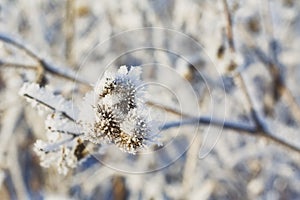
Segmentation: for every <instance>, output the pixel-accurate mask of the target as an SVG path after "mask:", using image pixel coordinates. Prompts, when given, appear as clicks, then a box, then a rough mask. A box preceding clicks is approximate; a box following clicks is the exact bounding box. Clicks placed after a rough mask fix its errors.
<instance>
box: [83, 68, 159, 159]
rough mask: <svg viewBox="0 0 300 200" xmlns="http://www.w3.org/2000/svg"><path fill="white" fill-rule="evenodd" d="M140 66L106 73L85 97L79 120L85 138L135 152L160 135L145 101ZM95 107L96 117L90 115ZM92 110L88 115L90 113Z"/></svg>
mask: <svg viewBox="0 0 300 200" xmlns="http://www.w3.org/2000/svg"><path fill="white" fill-rule="evenodd" d="M140 75H141V68H140V67H131V68H130V70H128V69H127V67H126V66H122V67H120V69H119V70H118V72H117V73H116V74H112V73H108V72H107V73H105V74H104V77H103V78H102V79H101V80H100V81H99V82H98V84H97V85H96V86H95V88H94V90H93V91H92V93H88V94H87V95H86V97H85V103H84V104H83V106H82V108H81V113H80V119H81V124H82V126H83V127H84V133H85V136H86V139H87V140H89V141H91V142H94V143H101V142H103V141H106V142H108V143H114V144H116V145H117V146H118V147H119V148H120V149H121V150H122V151H125V152H129V153H136V152H137V151H138V150H139V149H141V148H144V147H147V146H148V144H150V143H151V142H155V141H156V139H157V137H156V136H155V134H154V133H153V130H154V129H153V130H152V129H151V127H150V120H149V119H148V117H147V115H145V114H143V113H147V112H146V107H145V106H144V104H143V93H144V88H143V85H142V82H141V80H140ZM91 110H93V114H94V115H93V116H92V117H91V116H89V117H87V115H90V113H91ZM87 111H88V112H89V114H88V113H87Z"/></svg>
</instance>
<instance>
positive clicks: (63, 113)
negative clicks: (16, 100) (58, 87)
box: [24, 94, 76, 123]
mask: <svg viewBox="0 0 300 200" xmlns="http://www.w3.org/2000/svg"><path fill="white" fill-rule="evenodd" d="M24 96H25V97H27V98H29V99H32V100H34V101H36V102H38V103H39V104H42V105H43V106H45V107H47V108H49V109H51V110H53V111H54V112H60V113H61V114H62V116H64V117H65V118H67V119H69V120H70V121H72V122H75V123H76V120H75V119H74V118H73V117H71V116H70V115H68V114H67V113H66V112H64V111H60V110H56V109H55V108H54V107H53V106H51V105H49V104H47V103H45V102H43V101H41V100H39V99H36V98H34V97H32V96H30V95H28V94H24Z"/></svg>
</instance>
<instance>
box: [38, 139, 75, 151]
mask: <svg viewBox="0 0 300 200" xmlns="http://www.w3.org/2000/svg"><path fill="white" fill-rule="evenodd" d="M74 138H75V136H72V137H70V138H66V139H64V140H61V141H59V142H57V143H53V144H51V145H48V146H47V147H45V148H42V149H39V150H41V151H43V152H45V153H49V152H55V151H58V150H59V147H60V146H61V145H63V144H66V143H68V142H71V141H72V140H73V139H74Z"/></svg>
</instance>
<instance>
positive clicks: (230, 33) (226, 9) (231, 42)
mask: <svg viewBox="0 0 300 200" xmlns="http://www.w3.org/2000/svg"><path fill="white" fill-rule="evenodd" d="M223 5H224V12H225V15H226V23H227V24H226V32H227V39H228V44H229V48H230V50H231V52H235V47H234V40H233V28H232V17H231V14H230V11H229V7H228V4H227V0H223Z"/></svg>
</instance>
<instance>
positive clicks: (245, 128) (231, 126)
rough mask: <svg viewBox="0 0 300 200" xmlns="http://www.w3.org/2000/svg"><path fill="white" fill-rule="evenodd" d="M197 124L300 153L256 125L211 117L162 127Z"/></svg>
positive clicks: (295, 148) (192, 119) (172, 123)
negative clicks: (272, 143) (245, 135)
mask: <svg viewBox="0 0 300 200" xmlns="http://www.w3.org/2000/svg"><path fill="white" fill-rule="evenodd" d="M196 124H202V125H214V126H217V127H220V128H224V129H228V130H235V131H238V132H243V133H247V134H249V135H252V136H256V137H259V136H261V137H264V138H266V139H268V140H270V141H272V142H275V143H277V144H280V145H282V146H283V147H285V148H287V149H290V150H293V151H296V152H297V153H300V148H299V147H297V146H295V145H293V144H290V143H288V142H285V141H283V140H282V139H281V138H278V137H276V136H274V135H273V134H271V133H270V131H269V130H267V129H266V128H264V130H261V129H260V128H257V127H256V126H255V125H254V126H253V125H249V124H246V123H242V122H233V121H224V120H221V119H212V118H210V117H205V116H203V117H199V118H190V119H185V120H182V121H174V122H168V123H166V124H164V125H163V126H161V127H160V130H161V131H164V130H167V129H170V128H177V127H179V126H183V125H196Z"/></svg>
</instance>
